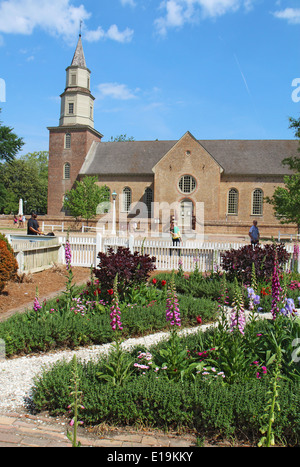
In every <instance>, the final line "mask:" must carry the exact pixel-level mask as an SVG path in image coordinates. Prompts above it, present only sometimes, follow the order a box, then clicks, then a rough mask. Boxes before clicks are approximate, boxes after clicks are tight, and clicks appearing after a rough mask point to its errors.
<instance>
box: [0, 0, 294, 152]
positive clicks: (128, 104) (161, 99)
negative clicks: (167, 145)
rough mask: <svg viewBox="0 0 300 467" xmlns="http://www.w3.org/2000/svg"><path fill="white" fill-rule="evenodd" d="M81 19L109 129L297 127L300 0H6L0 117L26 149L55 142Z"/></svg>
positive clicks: (263, 130)
mask: <svg viewBox="0 0 300 467" xmlns="http://www.w3.org/2000/svg"><path fill="white" fill-rule="evenodd" d="M80 20H82V22H83V23H82V41H83V48H84V53H85V58H86V62H87V66H88V67H89V68H90V70H91V71H92V76H91V89H92V93H93V95H94V96H95V97H96V101H95V112H94V117H95V128H96V129H97V130H98V131H100V132H101V133H102V134H103V135H104V138H103V141H109V140H110V137H111V136H116V135H120V134H127V136H133V137H134V138H135V139H136V140H153V139H156V138H157V139H160V140H162V139H175V140H176V139H179V138H180V137H181V136H182V135H183V134H184V133H185V132H186V131H187V130H189V131H190V132H191V133H192V134H193V135H194V136H195V137H196V138H198V139H292V138H293V132H292V130H289V129H288V117H289V116H292V117H294V118H298V117H299V116H300V115H299V109H300V47H299V42H300V41H299V40H300V5H299V0H278V1H276V0H97V1H96V0H87V1H77V0H51V1H49V0H22V1H20V0H5V1H1V0H0V57H1V62H0V107H1V108H2V113H1V116H0V120H2V121H3V122H4V123H5V124H6V125H9V126H11V127H13V128H14V130H15V132H16V133H17V134H18V135H19V136H22V137H23V138H24V141H25V143H26V144H25V146H24V148H23V151H22V153H24V154H26V153H27V152H33V151H39V150H47V149H48V130H47V126H56V125H58V120H59V112H60V98H59V95H60V94H61V93H62V92H63V91H64V87H65V69H66V67H67V66H69V65H70V64H71V61H72V57H73V54H74V50H75V47H76V43H77V39H78V33H79V23H80ZM4 84H5V89H4ZM4 91H5V92H4Z"/></svg>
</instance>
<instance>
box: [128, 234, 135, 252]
mask: <svg viewBox="0 0 300 467" xmlns="http://www.w3.org/2000/svg"><path fill="white" fill-rule="evenodd" d="M133 244H134V236H133V235H130V236H129V240H128V248H129V250H130V252H131V253H132V254H133Z"/></svg>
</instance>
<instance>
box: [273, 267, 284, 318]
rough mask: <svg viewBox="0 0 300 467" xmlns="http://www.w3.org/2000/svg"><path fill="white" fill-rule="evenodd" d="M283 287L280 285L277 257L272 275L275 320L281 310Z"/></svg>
mask: <svg viewBox="0 0 300 467" xmlns="http://www.w3.org/2000/svg"><path fill="white" fill-rule="evenodd" d="M281 292H282V288H281V286H280V282H279V277H278V269H277V258H276V259H275V261H274V269H273V276H272V308H271V313H272V315H273V320H274V319H276V316H277V313H278V312H279V302H280V297H281Z"/></svg>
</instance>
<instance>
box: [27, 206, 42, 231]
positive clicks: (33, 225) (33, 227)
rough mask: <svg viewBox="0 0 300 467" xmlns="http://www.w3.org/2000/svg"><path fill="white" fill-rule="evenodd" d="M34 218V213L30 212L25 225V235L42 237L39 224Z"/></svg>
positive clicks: (35, 215) (35, 216)
mask: <svg viewBox="0 0 300 467" xmlns="http://www.w3.org/2000/svg"><path fill="white" fill-rule="evenodd" d="M36 218H37V214H36V212H34V211H32V213H31V218H30V219H29V220H28V223H27V235H43V232H41V230H40V226H39V223H38V221H37V220H36Z"/></svg>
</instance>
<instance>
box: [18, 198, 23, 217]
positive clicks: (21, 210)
mask: <svg viewBox="0 0 300 467" xmlns="http://www.w3.org/2000/svg"><path fill="white" fill-rule="evenodd" d="M18 215H19V216H23V200H22V198H20V199H19V212H18Z"/></svg>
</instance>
